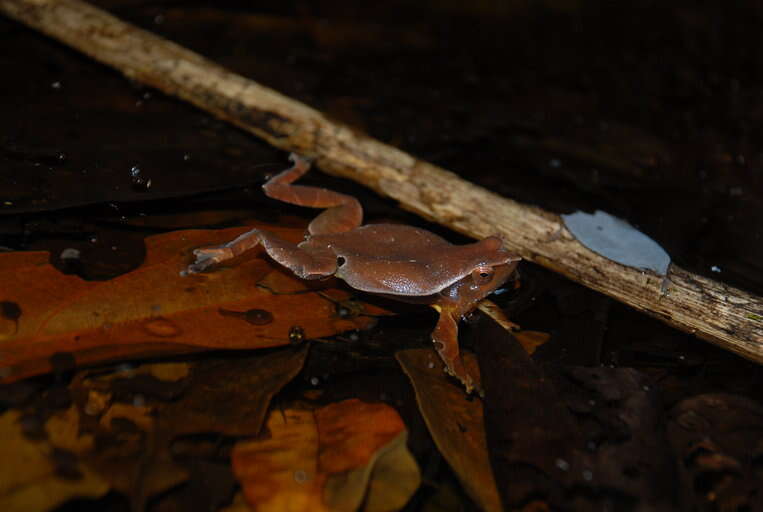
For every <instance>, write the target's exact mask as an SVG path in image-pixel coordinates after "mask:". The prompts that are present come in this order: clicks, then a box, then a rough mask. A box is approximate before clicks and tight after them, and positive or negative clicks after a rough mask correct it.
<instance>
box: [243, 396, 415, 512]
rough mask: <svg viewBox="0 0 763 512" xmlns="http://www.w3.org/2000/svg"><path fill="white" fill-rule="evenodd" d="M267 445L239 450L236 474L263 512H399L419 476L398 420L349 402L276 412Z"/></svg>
mask: <svg viewBox="0 0 763 512" xmlns="http://www.w3.org/2000/svg"><path fill="white" fill-rule="evenodd" d="M267 427H268V430H269V433H270V435H269V437H268V438H262V439H255V440H251V441H245V442H241V443H239V444H237V445H236V447H235V448H234V450H233V455H232V463H233V471H234V473H235V475H236V477H237V478H238V480H239V481H240V482H241V485H242V487H243V491H244V495H245V496H246V499H247V501H248V503H249V504H250V505H251V506H252V507H256V509H257V510H258V511H280V510H311V511H317V512H320V511H329V510H331V511H353V510H363V511H365V512H385V511H393V510H398V509H400V508H402V507H403V506H404V505H405V503H406V502H407V501H408V499H409V498H410V496H411V495H412V494H413V492H414V491H415V490H416V489H417V488H418V486H419V482H420V474H419V470H418V466H417V465H416V462H415V460H414V459H413V457H412V456H411V454H410V453H409V452H408V450H407V448H406V439H407V432H406V430H405V426H404V425H403V422H402V421H401V419H400V417H399V416H398V414H397V412H395V410H394V409H392V408H391V407H389V406H387V405H384V404H368V403H364V402H361V401H359V400H356V399H353V400H345V401H343V402H339V403H335V404H331V405H328V406H326V407H323V408H321V409H318V410H314V411H313V410H300V409H287V410H283V411H280V410H274V411H272V412H271V414H270V417H269V418H268V421H267Z"/></svg>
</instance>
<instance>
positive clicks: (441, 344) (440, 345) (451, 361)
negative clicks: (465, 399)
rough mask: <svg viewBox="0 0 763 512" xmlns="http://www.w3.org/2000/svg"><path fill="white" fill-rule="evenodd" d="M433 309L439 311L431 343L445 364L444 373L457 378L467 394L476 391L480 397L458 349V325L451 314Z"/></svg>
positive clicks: (479, 390) (439, 308)
mask: <svg viewBox="0 0 763 512" xmlns="http://www.w3.org/2000/svg"><path fill="white" fill-rule="evenodd" d="M435 309H436V310H438V311H439V313H440V318H439V320H438V321H437V326H436V327H435V329H434V331H433V332H432V342H433V343H434V347H435V350H437V354H438V355H439V356H440V359H442V360H443V362H444V363H445V373H447V374H448V375H452V376H453V377H455V378H457V379H458V380H459V381H460V382H461V384H463V385H464V387H465V388H466V392H467V393H471V392H472V391H477V393H479V394H480V395H482V390H481V389H480V388H479V385H478V384H477V383H475V382H474V380H473V379H472V377H471V375H469V373H468V372H467V371H466V366H465V365H464V360H463V359H462V358H461V353H460V352H459V349H458V323H457V322H456V319H455V318H454V317H453V312H451V311H448V310H447V309H446V308H441V307H436V308H435Z"/></svg>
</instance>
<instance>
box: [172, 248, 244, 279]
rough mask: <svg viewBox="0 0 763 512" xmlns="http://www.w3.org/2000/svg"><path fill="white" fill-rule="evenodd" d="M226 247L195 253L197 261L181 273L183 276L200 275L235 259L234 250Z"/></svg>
mask: <svg viewBox="0 0 763 512" xmlns="http://www.w3.org/2000/svg"><path fill="white" fill-rule="evenodd" d="M227 245H228V244H225V245H217V246H214V247H202V248H201V249H196V250H195V251H193V255H194V256H196V260H195V261H194V262H193V263H191V264H190V265H188V266H187V267H186V269H185V270H184V271H183V272H181V274H182V275H190V274H199V273H201V272H205V271H207V270H209V269H210V268H212V267H214V266H217V265H219V264H220V263H222V262H223V261H225V260H229V259H231V258H233V257H234V254H233V250H232V249H231V248H230V247H228V246H227Z"/></svg>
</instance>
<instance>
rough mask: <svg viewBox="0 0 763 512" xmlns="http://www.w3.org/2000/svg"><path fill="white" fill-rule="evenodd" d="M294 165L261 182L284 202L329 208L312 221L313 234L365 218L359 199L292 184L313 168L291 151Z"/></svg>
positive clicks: (346, 226) (267, 191)
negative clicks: (265, 181)
mask: <svg viewBox="0 0 763 512" xmlns="http://www.w3.org/2000/svg"><path fill="white" fill-rule="evenodd" d="M290 158H291V160H292V162H294V165H293V166H291V167H290V168H289V169H286V170H285V171H283V172H281V173H279V174H276V175H275V176H273V177H272V178H270V179H269V180H268V181H267V183H265V184H264V185H263V186H262V189H263V190H264V191H265V195H267V196H268V197H272V198H273V199H278V200H279V201H283V202H285V203H290V204H296V205H297V206H307V207H310V208H328V209H327V210H326V211H324V212H322V213H321V214H320V215H318V216H317V217H316V218H315V219H313V221H312V222H311V223H310V226H309V227H308V231H309V232H310V234H311V235H328V234H332V233H343V232H345V231H350V230H351V229H355V228H357V227H358V226H360V224H361V223H362V222H363V208H362V207H361V206H360V203H359V202H358V200H357V199H355V198H354V197H352V196H348V195H345V194H340V193H339V192H334V191H332V190H328V189H325V188H319V187H307V186H303V185H292V183H294V182H295V181H296V180H298V179H299V178H300V177H302V176H303V175H304V174H305V173H306V172H307V171H308V170H310V162H309V161H308V160H305V159H304V158H302V157H300V156H297V155H296V154H294V153H292V154H291V156H290Z"/></svg>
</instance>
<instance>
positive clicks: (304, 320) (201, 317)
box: [0, 226, 379, 381]
mask: <svg viewBox="0 0 763 512" xmlns="http://www.w3.org/2000/svg"><path fill="white" fill-rule="evenodd" d="M260 227H263V226H260ZM264 228H265V229H269V230H271V231H274V232H276V233H277V234H279V235H280V236H282V237H283V238H286V239H290V240H299V239H301V237H302V231H301V230H296V229H288V230H284V229H278V228H273V227H272V226H266V227H264ZM242 230H243V229H242V228H232V229H225V230H219V231H211V230H205V231H201V230H191V231H176V232H172V233H166V234H162V235H157V236H152V237H149V238H147V239H146V259H145V261H144V263H143V264H142V265H141V266H140V267H139V268H137V269H136V270H134V271H132V272H130V273H128V274H125V275H122V276H119V277H117V278H114V279H111V280H109V281H103V282H93V281H84V280H82V279H80V278H79V277H77V276H72V275H65V274H62V273H61V272H59V271H58V270H56V269H55V268H54V267H53V266H51V265H50V264H49V263H48V254H47V253H44V252H26V253H22V252H16V253H13V252H12V253H7V254H0V304H2V309H1V310H0V378H2V379H3V380H4V381H11V380H16V379H19V378H23V377H26V376H30V375H34V374H38V373H43V372H46V371H50V369H51V364H50V362H49V359H50V357H51V356H52V355H54V354H56V353H59V352H71V353H73V355H74V357H75V360H76V362H77V363H78V364H83V363H93V362H98V361H104V360H113V359H119V358H128V357H133V358H134V357H144V356H147V355H159V354H177V353H181V352H188V351H196V350H202V349H205V348H211V349H253V348H263V347H273V346H278V345H285V344H288V343H289V340H290V334H291V338H292V341H295V340H297V341H299V340H301V339H302V338H303V337H304V338H305V339H307V338H317V337H323V336H330V335H332V334H335V333H337V332H341V331H346V330H351V329H362V328H366V327H368V326H370V325H371V324H372V319H370V318H368V317H366V316H357V317H354V318H340V317H339V316H338V315H337V313H336V306H335V303H334V302H332V301H337V302H338V301H342V300H346V299H347V298H348V297H349V294H348V293H347V292H345V291H343V290H340V289H325V290H322V294H321V295H323V296H321V295H319V294H317V293H297V294H294V293H290V294H277V293H273V292H271V291H270V290H268V289H265V288H262V287H258V286H257V283H258V282H259V281H260V280H262V279H263V278H264V277H265V276H266V275H268V274H270V273H273V272H280V273H285V274H288V273H289V271H288V270H286V269H283V268H281V267H280V266H278V265H276V264H274V263H272V262H270V261H269V260H267V259H265V258H264V257H262V250H261V249H258V250H256V251H252V253H253V254H252V255H251V256H252V257H250V258H248V259H246V260H245V261H241V262H239V263H238V264H236V265H235V266H229V267H225V268H221V269H219V270H217V271H215V272H211V273H209V274H202V275H193V276H190V277H182V276H181V275H180V271H181V270H182V269H184V268H185V266H186V265H188V263H190V261H191V259H192V257H191V251H192V250H193V249H194V248H197V247H200V246H205V245H214V244H219V243H222V242H224V241H227V240H230V239H232V238H234V237H236V236H237V235H238V234H240V233H241V232H242ZM255 256H259V257H255ZM242 259H243V258H242ZM329 299H330V300H329ZM378 312H379V311H378V310H374V313H378ZM300 332H302V333H304V336H295V333H300Z"/></svg>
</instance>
